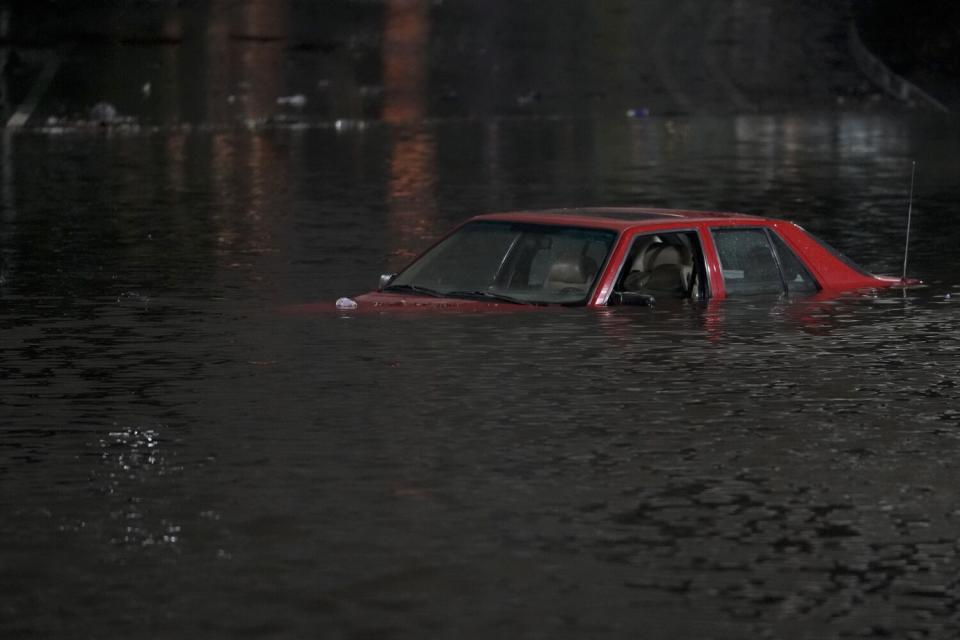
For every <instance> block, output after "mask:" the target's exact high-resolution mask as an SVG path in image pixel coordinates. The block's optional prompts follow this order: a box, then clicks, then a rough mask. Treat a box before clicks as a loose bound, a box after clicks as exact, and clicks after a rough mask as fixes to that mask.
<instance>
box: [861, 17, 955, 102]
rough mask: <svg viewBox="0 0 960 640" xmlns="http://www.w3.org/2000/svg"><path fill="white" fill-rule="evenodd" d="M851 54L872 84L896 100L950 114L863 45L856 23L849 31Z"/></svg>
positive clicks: (935, 100) (934, 99) (931, 97)
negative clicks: (918, 104) (922, 105)
mask: <svg viewBox="0 0 960 640" xmlns="http://www.w3.org/2000/svg"><path fill="white" fill-rule="evenodd" d="M849 44H850V52H851V53H852V54H853V58H854V60H856V62H857V66H859V67H860V70H861V71H862V72H863V74H864V75H865V76H867V77H868V78H869V79H870V81H871V82H873V83H874V84H875V85H877V86H878V87H880V88H881V89H883V90H884V91H886V92H887V93H888V94H890V95H891V96H893V97H894V98H896V99H898V100H900V101H902V102H906V103H908V104H915V103H920V104H924V105H926V106H927V107H931V108H933V109H936V110H937V111H940V112H942V113H950V108H949V107H947V105H945V104H943V103H942V102H940V101H939V100H937V99H936V98H934V97H933V96H931V95H930V94H929V93H927V92H926V91H924V90H923V89H921V88H920V87H918V86H917V85H915V84H913V83H912V82H910V81H909V80H907V79H906V78H904V77H903V76H900V75H898V74H897V73H895V72H894V71H893V70H892V69H891V68H890V67H888V66H887V65H886V64H884V63H883V61H882V60H880V58H878V57H877V56H875V55H873V53H871V52H870V50H869V49H867V46H866V45H865V44H863V40H862V39H861V38H860V31H859V30H858V29H857V25H856V22H854V21H853V20H851V21H850V29H849Z"/></svg>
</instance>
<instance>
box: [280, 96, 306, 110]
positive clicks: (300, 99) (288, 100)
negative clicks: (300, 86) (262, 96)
mask: <svg viewBox="0 0 960 640" xmlns="http://www.w3.org/2000/svg"><path fill="white" fill-rule="evenodd" d="M277 104H279V105H281V106H289V107H294V108H295V109H302V108H303V107H304V106H305V105H306V104H307V97H306V96H305V95H303V94H302V93H298V94H296V95H292V96H280V97H279V98H277Z"/></svg>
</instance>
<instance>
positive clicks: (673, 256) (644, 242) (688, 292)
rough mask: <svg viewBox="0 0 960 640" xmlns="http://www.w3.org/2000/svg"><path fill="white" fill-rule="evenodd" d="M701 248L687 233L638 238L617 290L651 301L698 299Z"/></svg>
mask: <svg viewBox="0 0 960 640" xmlns="http://www.w3.org/2000/svg"><path fill="white" fill-rule="evenodd" d="M700 255H701V254H700V248H699V243H698V242H697V239H696V236H695V234H693V233H689V232H677V233H659V234H655V235H649V236H642V237H640V238H637V240H636V241H635V242H634V246H633V248H632V250H631V252H630V256H628V258H627V260H626V262H625V264H626V265H629V268H627V269H625V270H624V272H623V273H622V274H621V281H620V286H619V287H618V288H617V291H619V292H621V293H623V294H628V295H629V294H635V295H638V296H646V297H648V298H652V299H662V298H668V299H669V298H673V299H682V298H692V299H699V298H700V297H701V295H702V292H701V290H700V285H699V283H700V268H699V267H698V263H699V262H700V259H699V256H700Z"/></svg>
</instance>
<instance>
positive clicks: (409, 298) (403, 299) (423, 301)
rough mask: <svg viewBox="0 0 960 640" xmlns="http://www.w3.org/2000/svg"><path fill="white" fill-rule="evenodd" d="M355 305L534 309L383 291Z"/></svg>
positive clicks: (418, 307)
mask: <svg viewBox="0 0 960 640" xmlns="http://www.w3.org/2000/svg"><path fill="white" fill-rule="evenodd" d="M353 300H354V301H355V302H356V303H357V310H358V311H360V310H363V309H370V308H374V309H391V310H394V309H396V310H404V309H411V310H415V309H424V310H426V309H437V310H443V309H449V310H452V311H470V310H477V311H481V310H511V311H514V310H519V309H536V308H539V307H535V306H532V305H521V304H513V303H510V302H500V301H498V300H466V299H463V298H434V297H432V296H418V295H411V294H407V293H388V292H385V291H371V292H370V293H364V294H362V295H359V296H357V297H355V298H354V299H353Z"/></svg>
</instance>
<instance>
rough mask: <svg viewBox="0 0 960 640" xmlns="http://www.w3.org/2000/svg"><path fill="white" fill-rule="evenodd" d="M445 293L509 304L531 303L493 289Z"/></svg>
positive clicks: (456, 296) (452, 295)
mask: <svg viewBox="0 0 960 640" xmlns="http://www.w3.org/2000/svg"><path fill="white" fill-rule="evenodd" d="M446 295H447V296H448V297H450V298H485V299H487V300H499V301H500V302H509V303H511V304H533V303H532V302H528V301H526V300H521V299H520V298H514V297H513V296H508V295H506V294H503V293H497V292H495V291H487V290H482V291H481V290H477V291H448V292H447V293H446Z"/></svg>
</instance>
